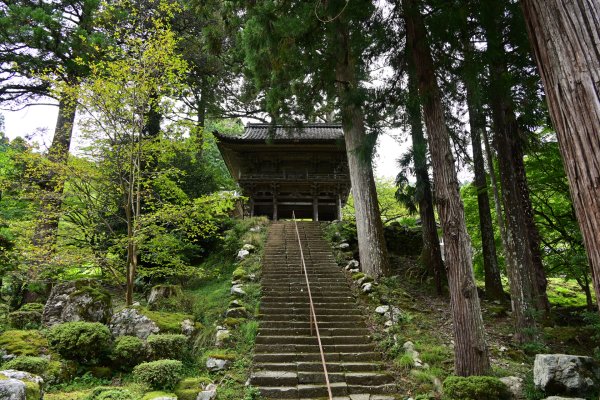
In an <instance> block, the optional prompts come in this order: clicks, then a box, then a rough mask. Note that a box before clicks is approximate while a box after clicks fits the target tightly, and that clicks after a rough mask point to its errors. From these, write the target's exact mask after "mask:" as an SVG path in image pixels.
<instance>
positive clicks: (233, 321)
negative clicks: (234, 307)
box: [223, 317, 245, 328]
mask: <svg viewBox="0 0 600 400" xmlns="http://www.w3.org/2000/svg"><path fill="white" fill-rule="evenodd" d="M244 321H245V319H244V318H231V317H229V318H225V319H224V320H223V325H224V326H225V327H227V328H235V327H236V326H238V325H240V324H241V323H242V322H244Z"/></svg>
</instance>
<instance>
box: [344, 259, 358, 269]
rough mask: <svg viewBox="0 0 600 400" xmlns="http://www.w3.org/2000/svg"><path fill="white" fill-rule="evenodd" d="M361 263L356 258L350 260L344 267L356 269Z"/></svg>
mask: <svg viewBox="0 0 600 400" xmlns="http://www.w3.org/2000/svg"><path fill="white" fill-rule="evenodd" d="M359 265H360V263H359V262H358V261H356V260H350V261H348V264H346V266H345V267H344V269H345V270H346V271H350V270H351V269H356V268H358V266H359Z"/></svg>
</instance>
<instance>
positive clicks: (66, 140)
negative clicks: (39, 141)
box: [33, 95, 77, 255]
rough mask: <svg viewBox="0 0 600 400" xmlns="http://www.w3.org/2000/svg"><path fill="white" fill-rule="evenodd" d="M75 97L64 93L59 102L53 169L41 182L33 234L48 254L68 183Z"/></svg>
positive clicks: (50, 153) (51, 151) (51, 155)
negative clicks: (39, 210)
mask: <svg viewBox="0 0 600 400" xmlns="http://www.w3.org/2000/svg"><path fill="white" fill-rule="evenodd" d="M76 108H77V107H76V99H73V98H71V96H69V95H65V96H64V97H63V98H62V99H60V101H59V103H58V117H57V119H56V127H55V129H54V137H53V138H52V144H51V145H50V147H49V148H48V160H49V161H50V162H51V163H52V165H51V168H52V170H51V171H49V172H48V174H47V176H46V178H45V180H44V182H42V184H41V189H42V194H41V197H42V198H41V203H42V204H41V211H42V212H41V216H40V220H39V221H38V224H37V226H36V230H35V233H34V237H33V244H34V245H35V246H38V247H40V248H43V249H44V253H46V255H49V254H50V253H51V252H52V251H53V250H52V249H53V247H54V245H55V244H56V237H57V231H58V221H59V219H60V209H61V207H62V194H63V190H64V183H65V179H66V176H65V172H64V170H63V169H64V167H65V166H66V164H67V161H68V159H69V148H70V146H71V137H72V135H73V124H74V122H75V112H76Z"/></svg>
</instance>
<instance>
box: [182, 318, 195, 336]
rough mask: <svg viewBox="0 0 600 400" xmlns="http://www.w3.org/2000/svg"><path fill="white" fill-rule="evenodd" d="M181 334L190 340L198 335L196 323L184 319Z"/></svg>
mask: <svg viewBox="0 0 600 400" xmlns="http://www.w3.org/2000/svg"><path fill="white" fill-rule="evenodd" d="M181 333H183V334H184V335H185V336H187V337H188V338H191V337H192V336H194V334H195V333H196V326H195V324H194V321H192V320H191V319H184V320H183V321H181Z"/></svg>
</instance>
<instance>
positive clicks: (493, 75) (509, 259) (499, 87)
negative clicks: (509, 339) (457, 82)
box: [481, 4, 546, 342]
mask: <svg viewBox="0 0 600 400" xmlns="http://www.w3.org/2000/svg"><path fill="white" fill-rule="evenodd" d="M490 7H492V6H490ZM495 7H496V8H497V9H496V10H486V11H485V12H482V13H481V16H482V18H481V22H482V25H483V27H484V30H485V34H486V39H487V45H488V47H487V57H488V61H489V69H490V71H489V73H490V76H489V82H490V84H489V96H488V97H489V102H490V107H491V110H492V121H493V126H494V137H493V144H494V147H495V148H496V152H497V155H498V164H499V172H500V182H501V185H502V202H503V205H504V213H505V218H506V248H505V251H506V253H505V255H506V269H507V275H508V279H509V283H510V294H511V301H512V310H513V319H514V323H515V334H516V336H515V338H516V339H517V341H520V342H526V341H532V340H534V339H535V327H536V323H535V314H536V312H535V311H536V310H546V306H545V304H543V303H544V301H543V299H544V298H545V286H546V282H545V276H544V272H543V267H542V265H541V257H536V256H535V253H536V251H537V254H539V242H538V243H536V242H535V238H537V239H539V236H538V235H537V230H536V229H535V223H534V222H533V220H532V219H533V214H532V213H531V201H530V199H529V191H528V188H527V179H526V177H525V166H524V163H523V149H522V145H521V138H520V130H519V126H518V123H517V118H516V114H515V111H514V107H513V101H512V93H511V87H510V83H509V82H508V76H509V72H508V69H507V67H506V64H505V60H504V58H505V50H504V43H503V39H502V36H501V34H500V29H501V28H500V24H499V23H498V21H497V18H498V16H499V15H502V13H503V12H504V6H503V5H502V4H497V5H495ZM534 231H535V233H534ZM538 262H539V265H537V264H536V263H538ZM540 269H541V273H540Z"/></svg>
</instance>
